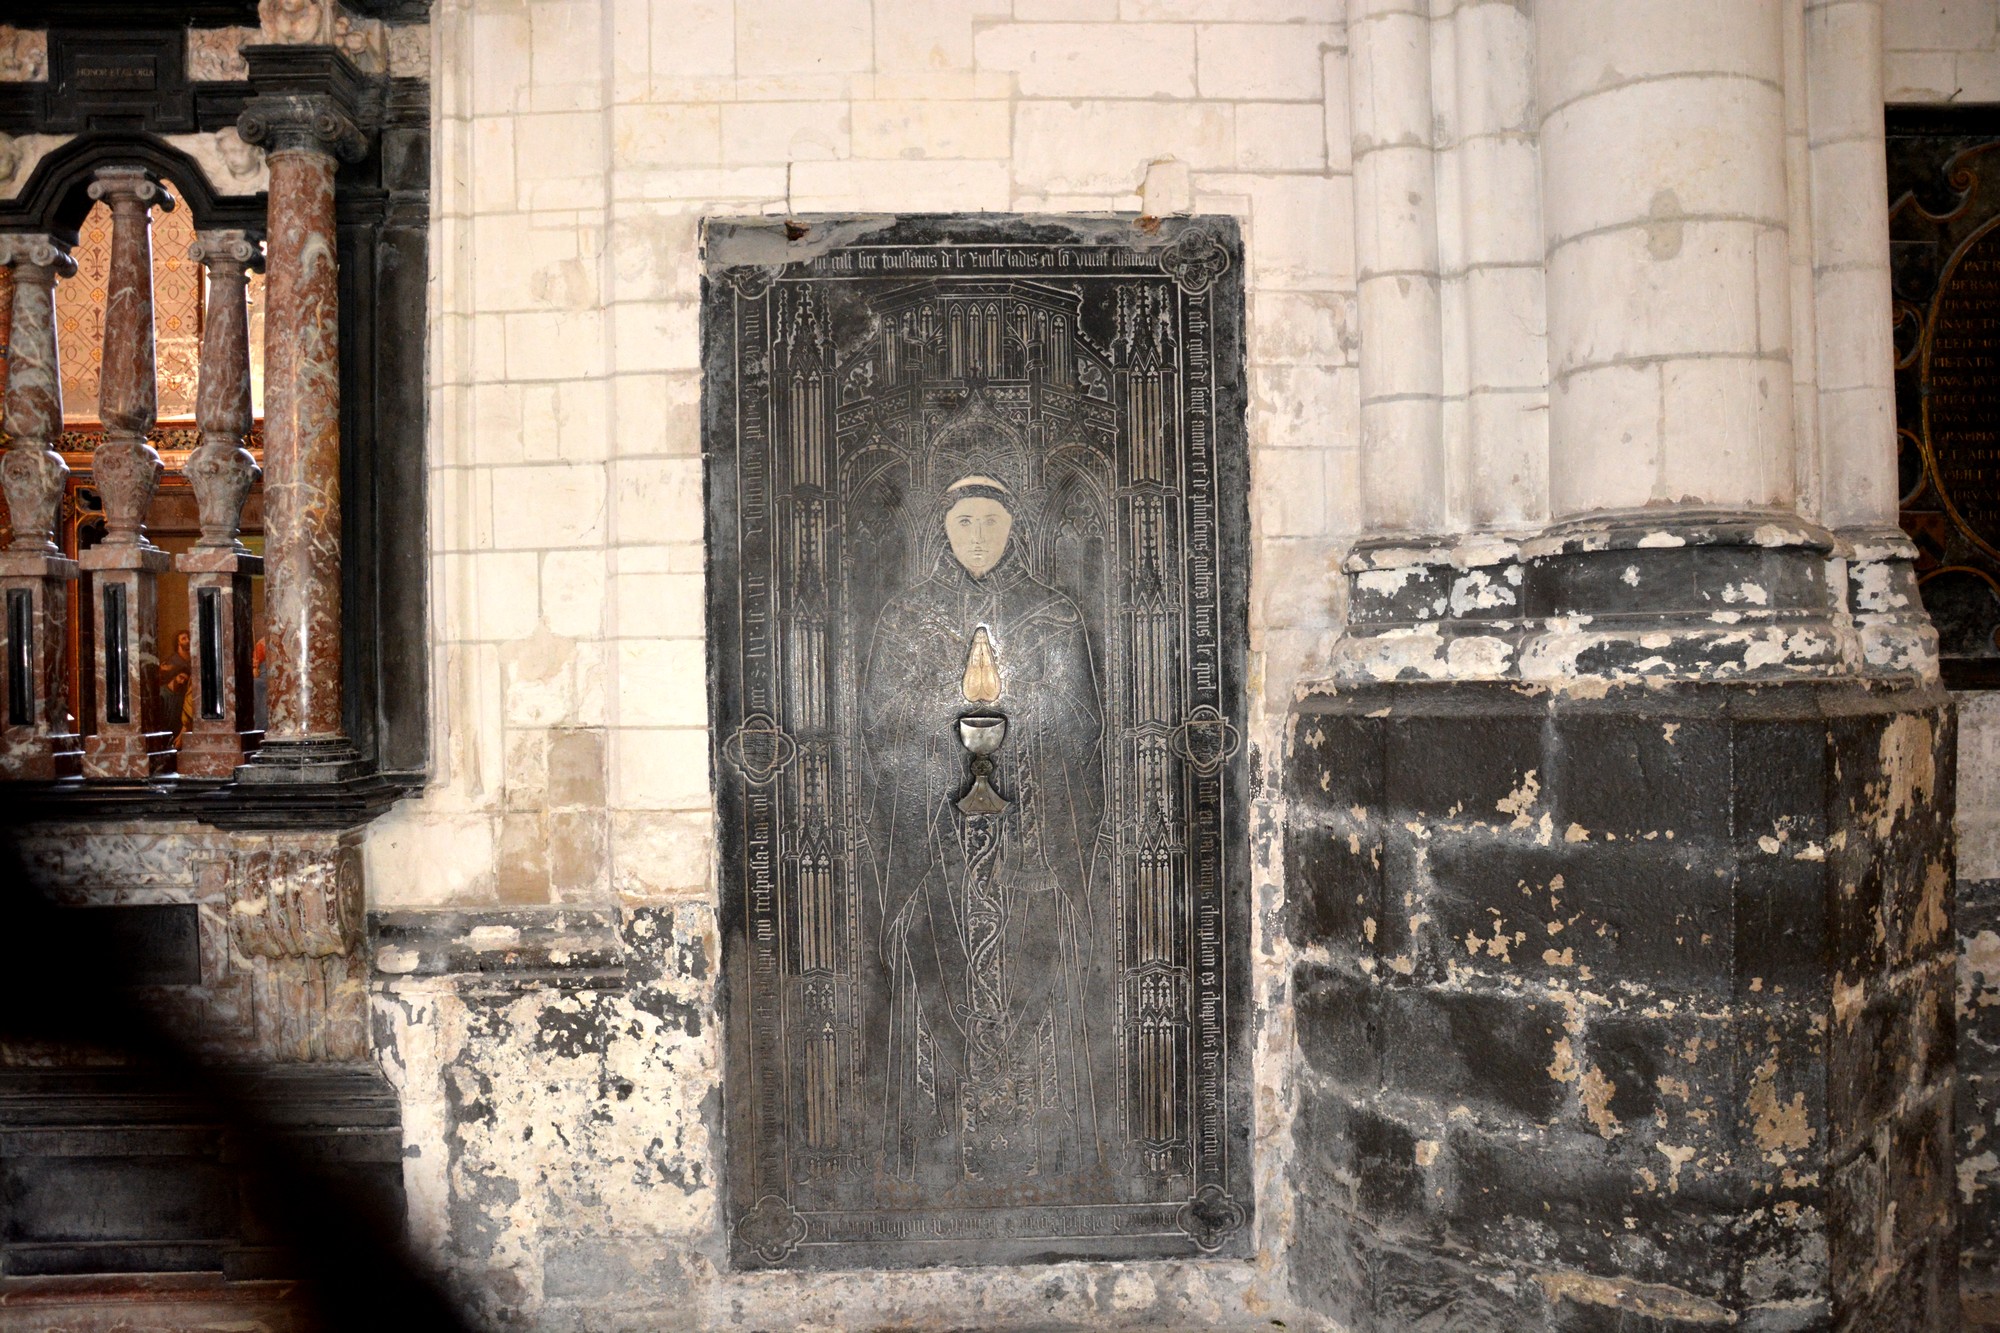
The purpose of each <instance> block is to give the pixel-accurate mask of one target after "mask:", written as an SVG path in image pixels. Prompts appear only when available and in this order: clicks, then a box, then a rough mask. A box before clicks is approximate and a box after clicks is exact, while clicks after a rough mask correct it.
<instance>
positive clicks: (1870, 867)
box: [1285, 681, 1957, 1333]
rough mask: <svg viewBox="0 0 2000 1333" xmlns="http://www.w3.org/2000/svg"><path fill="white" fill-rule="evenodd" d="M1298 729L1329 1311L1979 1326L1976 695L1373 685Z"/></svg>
mask: <svg viewBox="0 0 2000 1333" xmlns="http://www.w3.org/2000/svg"><path fill="white" fill-rule="evenodd" d="M1291 727H1292V730H1291V738H1290V753H1289V758H1288V760H1287V770H1288V772H1287V787H1288V800H1289V810H1290V813H1289V814H1288V816H1287V826H1286V834H1285V844H1286V851H1285V855H1286V867H1285V880H1286V885H1287V897H1288V900H1289V902H1290V904H1291V914H1292V915H1291V925H1292V935H1293V938H1294V940H1295V941H1296V943H1297V944H1298V945H1299V946H1300V948H1301V950H1302V953H1303V955H1304V957H1305V958H1306V959H1307V960H1308V961H1303V962H1301V963H1299V964H1298V965H1297V966H1296V967H1295V970H1294V978H1293V979H1294V995H1295V997H1296V1005H1297V1025H1298V1033H1299V1044H1300V1049H1301V1053H1302V1056H1303V1061H1304V1076H1303V1078H1302V1079H1301V1081H1300V1084H1299V1089H1298V1092H1299V1099H1300V1100H1299V1107H1300V1119H1299V1122H1298V1126H1297V1141H1298V1144H1299V1156H1298V1159H1297V1160H1298V1162H1299V1175H1298V1177H1297V1180H1296V1188H1297V1195H1296V1198H1297V1206H1298V1208H1299V1244H1300V1249H1301V1252H1303V1253H1307V1254H1312V1255H1315V1256H1326V1257H1327V1258H1328V1260H1329V1262H1327V1263H1325V1264H1324V1265H1323V1266H1318V1267H1315V1266H1312V1265H1300V1266H1299V1268H1298V1269H1297V1279H1296V1280H1297V1282H1298V1283H1299V1285H1300V1288H1301V1292H1302V1295H1304V1296H1306V1297H1307V1299H1309V1301H1310V1302H1311V1303H1312V1304H1315V1305H1317V1306H1318V1307H1320V1308H1322V1309H1324V1310H1327V1311H1328V1312H1330V1313H1332V1314H1334V1315H1335V1316H1336V1317H1338V1318H1340V1319H1342V1320H1343V1321H1344V1322H1345V1323H1346V1324H1347V1326H1348V1327H1351V1328H1354V1329H1357V1330H1370V1331H1373V1330H1381V1331H1382V1333H1388V1330H1392V1329H1393V1330H1402V1329H1407V1328H1411V1327H1414V1326H1419V1325H1420V1322H1421V1319H1422V1318H1423V1317H1424V1315H1425V1314H1426V1312H1429V1311H1434V1310H1436V1309H1439V1308H1445V1307H1449V1308H1452V1309H1453V1310H1455V1311H1456V1312H1457V1317H1458V1321H1459V1322H1457V1323H1455V1324H1454V1325H1453V1326H1454V1327H1463V1328H1467V1329H1472V1328H1481V1329H1486V1328H1491V1329H1501V1328H1505V1329H1510V1330H1550V1331H1551V1333H1553V1331H1554V1330H1568V1329H1575V1328H1586V1327H1589V1328H1595V1327H1600V1326H1604V1325H1601V1324H1600V1323H1597V1322H1592V1321H1593V1320H1600V1319H1602V1318H1603V1317H1604V1316H1605V1315H1606V1314H1607V1313H1615V1312H1617V1311H1621V1310H1622V1311H1626V1312H1628V1313H1627V1315H1626V1316H1625V1318H1626V1319H1627V1320H1631V1319H1633V1318H1634V1317H1637V1316H1643V1317H1645V1320H1646V1322H1645V1326H1646V1327H1649V1328H1652V1327H1658V1328H1684V1327H1685V1328H1694V1327H1708V1326H1711V1325H1713V1326H1721V1325H1724V1324H1729V1325H1734V1326H1739V1327H1744V1328H1758V1329H1780V1328H1782V1329H1860V1328H1871V1329H1872V1328H1890V1327H1894V1328H1898V1329H1945V1328H1955V1327H1956V1326H1957V1325H1956V1323H1955V1322H1952V1315H1951V1310H1952V1307H1953V1302H1954V1301H1955V1299H1956V1295H1955V1286H1954V1283H1955V1277H1954V1273H1953V1268H1954V1263H1955V1251H1954V1248H1953V1247H1954V1233H1953V1197H1952V1185H1953V1175H1952V1169H1951V1167H1952V1164H1951V1158H1950V1143H1951V1123H1952V1098H1953V1084H1954V1077H1953V1075H1954V1070H1953V1020H1952V996H1953V988H1954V971H1953V965H1954V958H1953V954H1954V948H1955V944H1954V939H1953V934H1952V929H1951V918H1952V861H1953V853H1952V844H1951V828H1950V811H1951V808H1952V799H1953V797H1952V789H1953V767H1954V764H1953V755H1954V745H1955V726H1954V718H1953V712H1952V706H1951V703H1950V700H1949V697H1948V696H1946V695H1945V694H1944V693H1943V692H1942V691H1941V690H1939V689H1938V688H1936V687H1935V686H1934V685H1927V686H1919V685H1910V684H1903V685H1890V684H1863V683H1855V682H1829V683H1789V684H1769V685H1756V684H1721V683H1714V682H1687V681H1683V682H1679V683H1674V684H1666V685H1659V686H1653V687H1647V686H1632V687H1615V686H1605V687H1601V688H1592V689H1589V690H1573V691H1563V690H1558V689H1548V688H1529V687H1523V686H1521V685H1519V684H1518V683H1513V682H1486V683H1461V684H1451V683H1439V684H1416V683H1408V684H1396V685H1361V686H1353V687H1343V688H1328V689H1325V690H1322V691H1319V692H1315V693H1312V694H1309V695H1308V696H1307V697H1305V698H1304V699H1303V700H1302V701H1301V702H1300V703H1299V704H1298V705H1297V707H1296V709H1295V712H1294V715H1293V718H1292V724H1291ZM1656 1321H1657V1322H1656ZM1620 1326H1621V1327H1622V1326H1624V1325H1620Z"/></svg>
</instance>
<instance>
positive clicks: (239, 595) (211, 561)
mask: <svg viewBox="0 0 2000 1333" xmlns="http://www.w3.org/2000/svg"><path fill="white" fill-rule="evenodd" d="M188 254H189V256H190V257H191V258H192V259H194V260H195V261H196V262H197V263H202V264H206V265H207V266H208V305H207V307H206V313H205V315H204V318H203V322H202V330H201V383H200V388H199V389H198V391H197V393H196V398H195V416H196V419H197V421H196V424H197V425H199V426H200V428H201V443H200V444H199V445H198V446H196V448H195V450H194V452H193V453H192V454H190V455H188V461H187V468H186V472H187V479H188V484H189V485H190V486H192V487H193V488H194V495H195V502H196V504H197V505H198V506H199V507H200V511H201V540H200V541H199V542H197V543H196V544H195V548H194V549H193V550H192V551H189V552H187V553H186V554H184V555H180V556H176V557H175V559H174V568H176V569H178V570H180V571H181V572H182V573H183V574H186V575H187V576H188V627H189V628H190V629H191V630H192V631H193V635H192V640H193V644H194V653H193V655H192V656H193V666H194V673H193V674H194V679H193V680H192V681H191V682H190V683H189V686H188V690H189V694H190V697H191V698H192V699H193V701H194V702H193V706H192V709H191V712H192V714H193V716H192V718H191V719H190V721H189V723H188V728H187V731H186V732H185V734H183V735H182V737H181V746H180V772H181V775H182V776H183V777H191V778H227V777H232V776H234V774H235V772H236V769H237V766H238V765H240V764H242V763H243V761H244V758H245V757H246V756H247V755H249V754H251V753H253V752H255V750H256V748H257V743H258V741H259V740H260V739H262V736H263V733H262V732H261V731H258V730H257V728H256V716H255V713H256V699H255V681H254V676H253V664H252V661H251V630H250V580H251V578H252V577H253V576H255V575H257V574H261V573H263V571H264V562H263V560H262V558H261V557H259V556H256V555H252V554H251V553H250V552H249V550H247V549H246V548H245V547H244V545H243V543H242V542H241V541H239V540H238V539H237V536H238V533H239V531H240V525H241V523H242V518H243V504H244V502H245V501H246V500H247V499H249V496H250V488H251V487H252V486H254V485H256V483H257V479H258V477H259V476H261V475H262V471H261V469H259V468H258V466H257V462H256V460H255V459H254V458H252V457H251V455H250V451H249V450H248V449H246V448H244V440H245V438H246V437H247V436H248V435H249V433H250V421H251V415H250V315H249V307H248V304H247V302H246V289H247V288H248V285H249V278H250V270H251V269H253V268H259V267H261V266H262V265H263V251H262V248H261V246H260V245H259V244H258V242H257V240H256V239H254V238H253V237H251V236H250V234H249V233H247V232H242V231H206V232H202V233H200V235H198V236H197V237H196V238H195V243H194V245H193V247H192V248H191V249H190V250H189V251H188Z"/></svg>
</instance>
